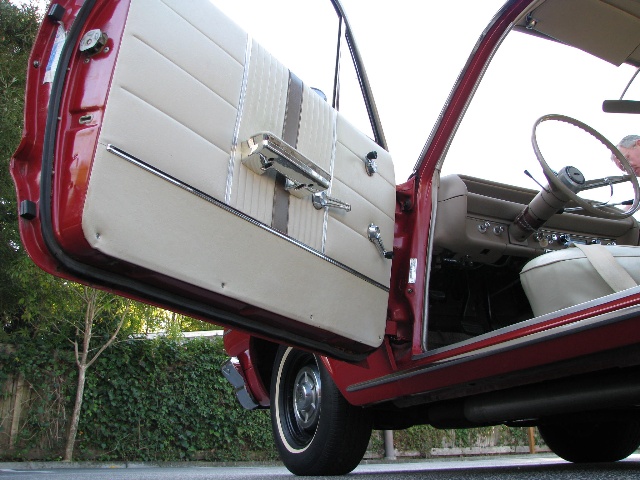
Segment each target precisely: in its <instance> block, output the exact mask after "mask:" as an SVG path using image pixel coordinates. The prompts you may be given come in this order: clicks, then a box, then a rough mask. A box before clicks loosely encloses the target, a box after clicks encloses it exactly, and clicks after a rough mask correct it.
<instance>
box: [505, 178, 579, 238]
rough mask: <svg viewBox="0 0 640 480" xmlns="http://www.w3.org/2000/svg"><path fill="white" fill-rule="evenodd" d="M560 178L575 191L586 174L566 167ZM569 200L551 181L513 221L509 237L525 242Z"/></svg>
mask: <svg viewBox="0 0 640 480" xmlns="http://www.w3.org/2000/svg"><path fill="white" fill-rule="evenodd" d="M558 179H559V180H560V181H561V182H562V183H564V184H565V185H566V186H567V187H569V189H570V190H571V191H572V192H574V193H577V192H579V191H580V188H581V187H582V186H583V185H584V183H585V179H584V175H582V173H581V172H580V170H578V169H577V168H575V167H564V168H563V169H562V170H560V172H559V173H558ZM568 202H569V197H567V196H566V195H565V194H563V193H562V192H561V191H560V190H559V189H558V188H556V187H554V185H553V182H549V185H547V186H546V187H542V190H540V192H539V193H538V194H537V195H536V196H535V197H534V198H533V200H531V202H529V205H527V206H526V207H524V209H523V210H522V211H521V212H520V213H519V214H518V215H517V216H516V218H515V219H514V220H513V222H511V225H509V238H511V239H512V240H515V241H516V242H524V241H525V240H526V239H527V238H529V237H530V236H531V235H532V234H533V233H534V232H536V231H537V230H538V229H539V228H540V227H541V226H542V225H544V224H545V223H546V222H547V220H549V219H550V218H551V217H552V216H553V215H554V214H555V213H558V212H559V211H560V210H562V209H563V208H564V206H565V205H566V204H567V203H568Z"/></svg>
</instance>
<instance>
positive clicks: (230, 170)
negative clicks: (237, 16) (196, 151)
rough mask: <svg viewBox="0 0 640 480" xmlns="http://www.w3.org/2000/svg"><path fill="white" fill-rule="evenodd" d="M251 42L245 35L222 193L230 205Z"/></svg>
mask: <svg viewBox="0 0 640 480" xmlns="http://www.w3.org/2000/svg"><path fill="white" fill-rule="evenodd" d="M252 44H253V40H252V39H251V37H250V36H249V35H247V48H246V50H245V52H244V71H243V72H242V85H241V86H240V98H239V99H238V113H237V115H236V125H235V127H234V129H233V138H232V139H231V155H229V167H228V170H227V186H226V188H225V191H224V203H226V204H229V203H231V187H232V186H233V171H234V169H235V164H236V156H237V155H238V137H239V135H240V122H241V120H242V111H243V110H244V99H245V97H246V95H247V84H248V83H249V64H250V63H251V47H252Z"/></svg>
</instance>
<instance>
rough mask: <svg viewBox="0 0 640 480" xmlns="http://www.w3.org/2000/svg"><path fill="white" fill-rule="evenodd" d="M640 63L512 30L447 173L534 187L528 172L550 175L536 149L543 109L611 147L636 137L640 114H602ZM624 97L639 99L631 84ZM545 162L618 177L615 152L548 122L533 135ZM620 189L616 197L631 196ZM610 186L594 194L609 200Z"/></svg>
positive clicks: (592, 175)
mask: <svg viewBox="0 0 640 480" xmlns="http://www.w3.org/2000/svg"><path fill="white" fill-rule="evenodd" d="M634 73H635V68H633V67H631V66H629V65H622V66H620V67H617V66H615V65H612V64H610V63H608V62H605V61H603V60H600V59H598V58H596V57H594V56H591V55H589V54H587V53H584V52H582V51H580V50H578V49H575V48H572V47H568V46H565V45H562V44H559V43H557V42H553V41H549V40H545V39H542V38H538V37H535V36H532V35H527V34H525V33H521V32H518V31H513V32H511V33H510V34H509V35H508V36H507V38H506V39H505V40H504V42H503V44H502V45H501V46H500V48H499V49H498V51H497V52H496V55H495V57H494V58H493V60H492V62H491V64H490V66H489V68H488V69H487V72H486V74H485V76H484V78H483V79H482V81H481V82H480V85H479V87H478V90H477V92H476V95H475V97H474V98H473V100H472V101H471V103H470V105H469V108H468V111H467V112H466V115H465V117H464V119H463V121H462V123H461V124H460V127H459V130H458V132H457V134H456V136H455V138H454V140H453V142H452V144H451V148H450V149H449V152H448V154H447V156H446V159H445V161H444V164H443V168H442V174H443V175H446V174H449V173H458V174H464V175H470V176H476V177H480V178H487V179H490V180H494V181H498V182H502V183H507V184H511V185H518V186H522V187H527V188H532V189H537V188H538V186H537V185H536V184H535V183H534V181H533V180H532V179H531V178H530V177H529V176H527V175H526V174H525V173H524V170H525V169H526V170H528V171H529V172H530V173H531V174H532V175H533V176H534V177H535V178H536V179H537V180H538V181H539V182H540V183H542V184H546V183H547V182H546V179H545V178H544V176H543V174H542V170H541V168H540V167H539V164H538V160H537V159H536V156H535V154H534V151H533V148H532V140H531V137H532V128H533V125H534V123H535V121H536V120H537V119H538V118H539V117H541V116H542V115H546V114H562V115H567V116H570V117H573V118H575V119H577V120H579V121H581V122H584V123H586V124H587V125H589V126H591V127H593V128H594V129H596V130H597V131H599V132H600V133H602V134H603V135H604V136H605V137H606V138H607V139H609V140H610V141H611V142H612V143H613V144H614V145H616V144H618V142H619V141H620V140H621V139H622V138H623V137H624V136H626V135H629V134H637V133H638V131H637V117H634V116H633V115H628V114H612V113H604V112H603V111H602V102H603V100H606V99H617V98H619V97H620V95H621V93H622V92H623V90H624V88H625V86H626V85H627V83H628V82H629V79H630V78H631V77H632V76H633V74H634ZM637 83H638V82H637ZM625 98H627V99H639V98H640V87H639V86H638V85H632V86H631V88H630V89H629V90H628V91H627V93H626V95H625ZM536 138H537V140H538V143H539V146H540V149H541V153H542V154H543V156H544V159H545V160H546V161H547V162H548V163H549V165H550V166H551V168H552V169H553V170H555V171H558V170H560V169H561V168H562V167H564V166H569V165H571V166H575V167H577V168H579V169H580V170H581V171H582V173H583V174H584V175H585V176H586V177H587V179H589V178H597V177H603V176H612V175H620V174H621V173H622V172H621V171H620V170H619V169H618V168H617V167H616V166H615V164H614V163H613V162H612V161H611V160H610V156H611V154H610V152H609V150H608V149H606V148H605V147H604V145H602V144H601V143H600V142H599V141H597V140H595V139H594V138H592V137H591V136H590V135H589V134H587V133H586V132H584V131H582V130H580V129H578V128H576V127H574V126H571V125H568V124H565V123H560V122H555V121H554V122H545V123H543V124H541V125H540V126H539V128H538V129H537V136H536ZM626 187H627V188H623V187H620V188H618V187H616V190H617V195H618V198H617V201H624V200H627V199H628V198H633V196H632V192H631V191H630V190H629V188H630V185H629V184H626ZM610 195H611V192H610V189H605V190H603V191H601V192H598V193H594V194H591V193H590V195H589V197H590V198H593V199H596V200H601V201H608V200H609V197H610Z"/></svg>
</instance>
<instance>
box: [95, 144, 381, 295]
mask: <svg viewBox="0 0 640 480" xmlns="http://www.w3.org/2000/svg"><path fill="white" fill-rule="evenodd" d="M106 149H107V151H108V152H109V153H112V154H113V155H115V156H117V157H119V158H122V159H123V160H126V161H128V162H130V163H132V164H133V165H135V166H137V167H139V168H142V169H143V170H145V171H147V172H149V173H152V174H153V175H156V176H157V177H160V178H162V179H163V180H165V181H167V182H169V183H171V184H172V185H175V186H176V187H179V188H181V189H183V190H185V191H187V192H189V193H191V194H193V195H195V196H196V197H199V198H201V199H202V200H204V201H206V202H209V203H211V204H213V205H215V206H217V207H220V208H222V209H223V210H225V211H227V212H229V213H232V214H234V215H236V216H237V217H240V218H241V219H243V220H246V221H247V222H249V223H251V224H253V225H255V226H257V227H259V228H261V229H263V230H266V231H267V232H269V233H272V234H273V235H276V236H277V237H280V238H281V239H283V240H285V241H287V242H289V243H292V244H294V245H296V246H297V247H299V248H302V249H303V250H305V251H307V252H309V253H311V254H313V255H315V256H316V257H318V258H321V259H322V260H325V261H327V262H329V263H330V264H332V265H334V266H336V267H338V268H340V269H342V270H344V271H345V272H347V273H350V274H351V275H353V276H355V277H357V278H359V279H360V280H364V281H365V282H367V283H369V284H371V285H373V286H374V287H377V288H379V289H381V290H383V291H385V292H389V288H387V287H386V286H384V285H382V284H381V283H379V282H376V281H375V280H373V279H372V278H369V277H367V276H365V275H363V274H362V273H360V272H358V271H356V270H354V269H353V268H351V267H349V266H347V265H345V264H343V263H340V262H338V261H336V260H334V259H333V258H330V257H327V256H326V255H324V254H323V253H322V252H319V251H318V250H315V249H313V248H311V247H309V246H308V245H305V244H304V243H302V242H300V241H298V240H296V239H295V238H292V237H289V236H288V235H285V234H283V233H281V232H279V231H278V230H276V229H274V228H271V227H270V226H269V225H265V224H264V223H262V222H259V221H258V220H256V219H255V218H253V217H250V216H249V215H247V214H245V213H243V212H241V211H240V210H236V209H235V208H233V207H231V206H229V205H228V204H226V203H224V202H221V201H220V200H218V199H217V198H214V197H212V196H211V195H208V194H206V193H205V192H203V191H202V190H198V189H197V188H195V187H192V186H191V185H189V184H187V183H184V182H182V181H181V180H179V179H177V178H175V177H173V176H171V175H169V174H168V173H165V172H163V171H162V170H159V169H158V168H155V167H153V166H152V165H149V164H148V163H146V162H144V161H142V160H140V159H138V158H136V157H134V156H133V155H130V154H129V153H127V152H125V151H124V150H121V149H119V148H118V147H116V146H114V145H112V144H109V145H107V147H106Z"/></svg>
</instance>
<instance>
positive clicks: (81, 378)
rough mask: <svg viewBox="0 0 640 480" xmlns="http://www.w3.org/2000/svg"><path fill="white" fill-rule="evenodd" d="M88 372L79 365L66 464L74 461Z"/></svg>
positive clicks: (65, 456)
mask: <svg viewBox="0 0 640 480" xmlns="http://www.w3.org/2000/svg"><path fill="white" fill-rule="evenodd" d="M86 372H87V368H86V365H78V389H77V391H76V401H75V404H74V406H73V413H72V414H71V424H70V425H69V435H68V436H67V445H66V446H65V448H64V458H63V461H65V462H70V461H71V460H73V449H74V445H75V443H76V435H77V434H78V424H79V423H80V410H81V409H82V399H83V396H84V384H85V379H86Z"/></svg>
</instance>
